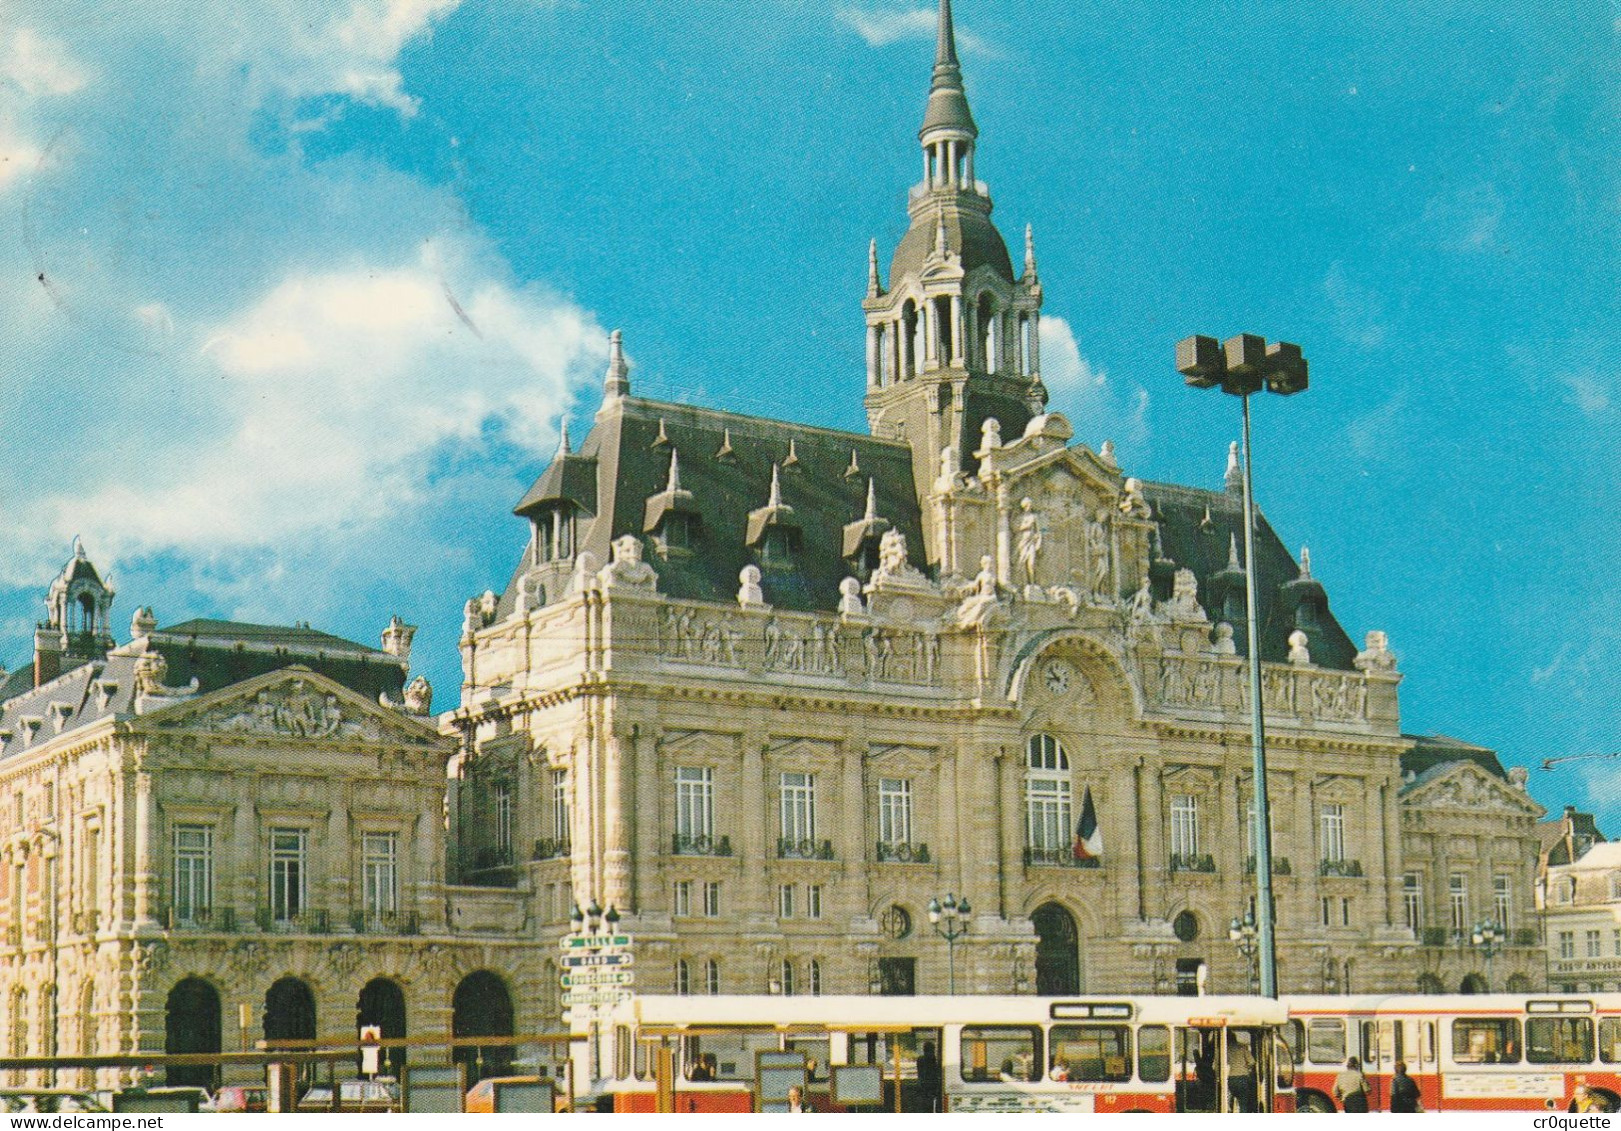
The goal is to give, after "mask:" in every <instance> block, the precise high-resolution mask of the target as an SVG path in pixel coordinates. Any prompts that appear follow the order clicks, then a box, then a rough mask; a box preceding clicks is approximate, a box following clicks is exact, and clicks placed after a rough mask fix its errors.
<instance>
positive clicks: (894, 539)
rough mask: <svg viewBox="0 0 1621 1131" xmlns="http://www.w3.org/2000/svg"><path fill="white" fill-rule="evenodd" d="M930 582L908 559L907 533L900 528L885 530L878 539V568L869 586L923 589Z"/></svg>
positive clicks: (873, 587) (875, 587) (872, 587)
mask: <svg viewBox="0 0 1621 1131" xmlns="http://www.w3.org/2000/svg"><path fill="white" fill-rule="evenodd" d="M928 584H929V579H928V578H926V577H924V576H923V574H922V573H920V572H919V571H918V570H917V569H916V568H915V567H914V566H913V565H912V564H911V562H910V561H908V560H907V554H906V535H904V534H902V533H901V532H900V531H899V530H887V531H885V532H884V536H883V537H882V538H880V539H879V540H878V568H877V569H876V570H874V571H873V575H872V584H871V585H869V586H868V588H869V589H882V588H885V587H895V586H899V587H903V588H914V589H921V588H927V587H928Z"/></svg>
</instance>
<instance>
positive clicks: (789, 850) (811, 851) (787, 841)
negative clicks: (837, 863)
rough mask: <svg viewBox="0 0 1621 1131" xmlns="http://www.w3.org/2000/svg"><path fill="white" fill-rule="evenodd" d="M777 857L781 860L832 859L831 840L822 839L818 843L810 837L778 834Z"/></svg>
mask: <svg viewBox="0 0 1621 1131" xmlns="http://www.w3.org/2000/svg"><path fill="white" fill-rule="evenodd" d="M777 857H778V859H781V860H832V859H833V842H832V841H830V840H824V841H821V842H820V843H818V842H817V841H816V840H815V839H814V838H812V837H805V838H803V839H800V840H795V839H794V838H793V837H784V836H780V837H778V838H777Z"/></svg>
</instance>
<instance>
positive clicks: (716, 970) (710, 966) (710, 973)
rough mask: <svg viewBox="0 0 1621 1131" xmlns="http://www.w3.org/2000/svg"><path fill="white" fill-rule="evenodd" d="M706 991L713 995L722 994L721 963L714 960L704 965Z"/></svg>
mask: <svg viewBox="0 0 1621 1131" xmlns="http://www.w3.org/2000/svg"><path fill="white" fill-rule="evenodd" d="M704 989H705V990H706V991H707V992H708V993H709V994H711V995H713V994H718V993H720V963H719V962H717V961H716V960H715V959H713V958H711V959H710V960H709V961H708V962H706V963H705V964H704Z"/></svg>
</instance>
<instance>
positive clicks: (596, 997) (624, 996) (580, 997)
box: [563, 990, 631, 1006]
mask: <svg viewBox="0 0 1621 1131" xmlns="http://www.w3.org/2000/svg"><path fill="white" fill-rule="evenodd" d="M630 996H631V995H630V991H629V990H569V991H567V992H565V993H564V994H563V1004H564V1005H566V1006H596V1005H618V1004H619V1003H620V1002H622V1001H629V1000H630Z"/></svg>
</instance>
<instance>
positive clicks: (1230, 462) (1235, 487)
mask: <svg viewBox="0 0 1621 1131" xmlns="http://www.w3.org/2000/svg"><path fill="white" fill-rule="evenodd" d="M1243 489H1244V472H1243V469H1242V468H1240V467H1239V466H1238V441H1237V440H1234V441H1233V442H1232V443H1230V444H1228V445H1227V490H1229V491H1242V490H1243Z"/></svg>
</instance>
